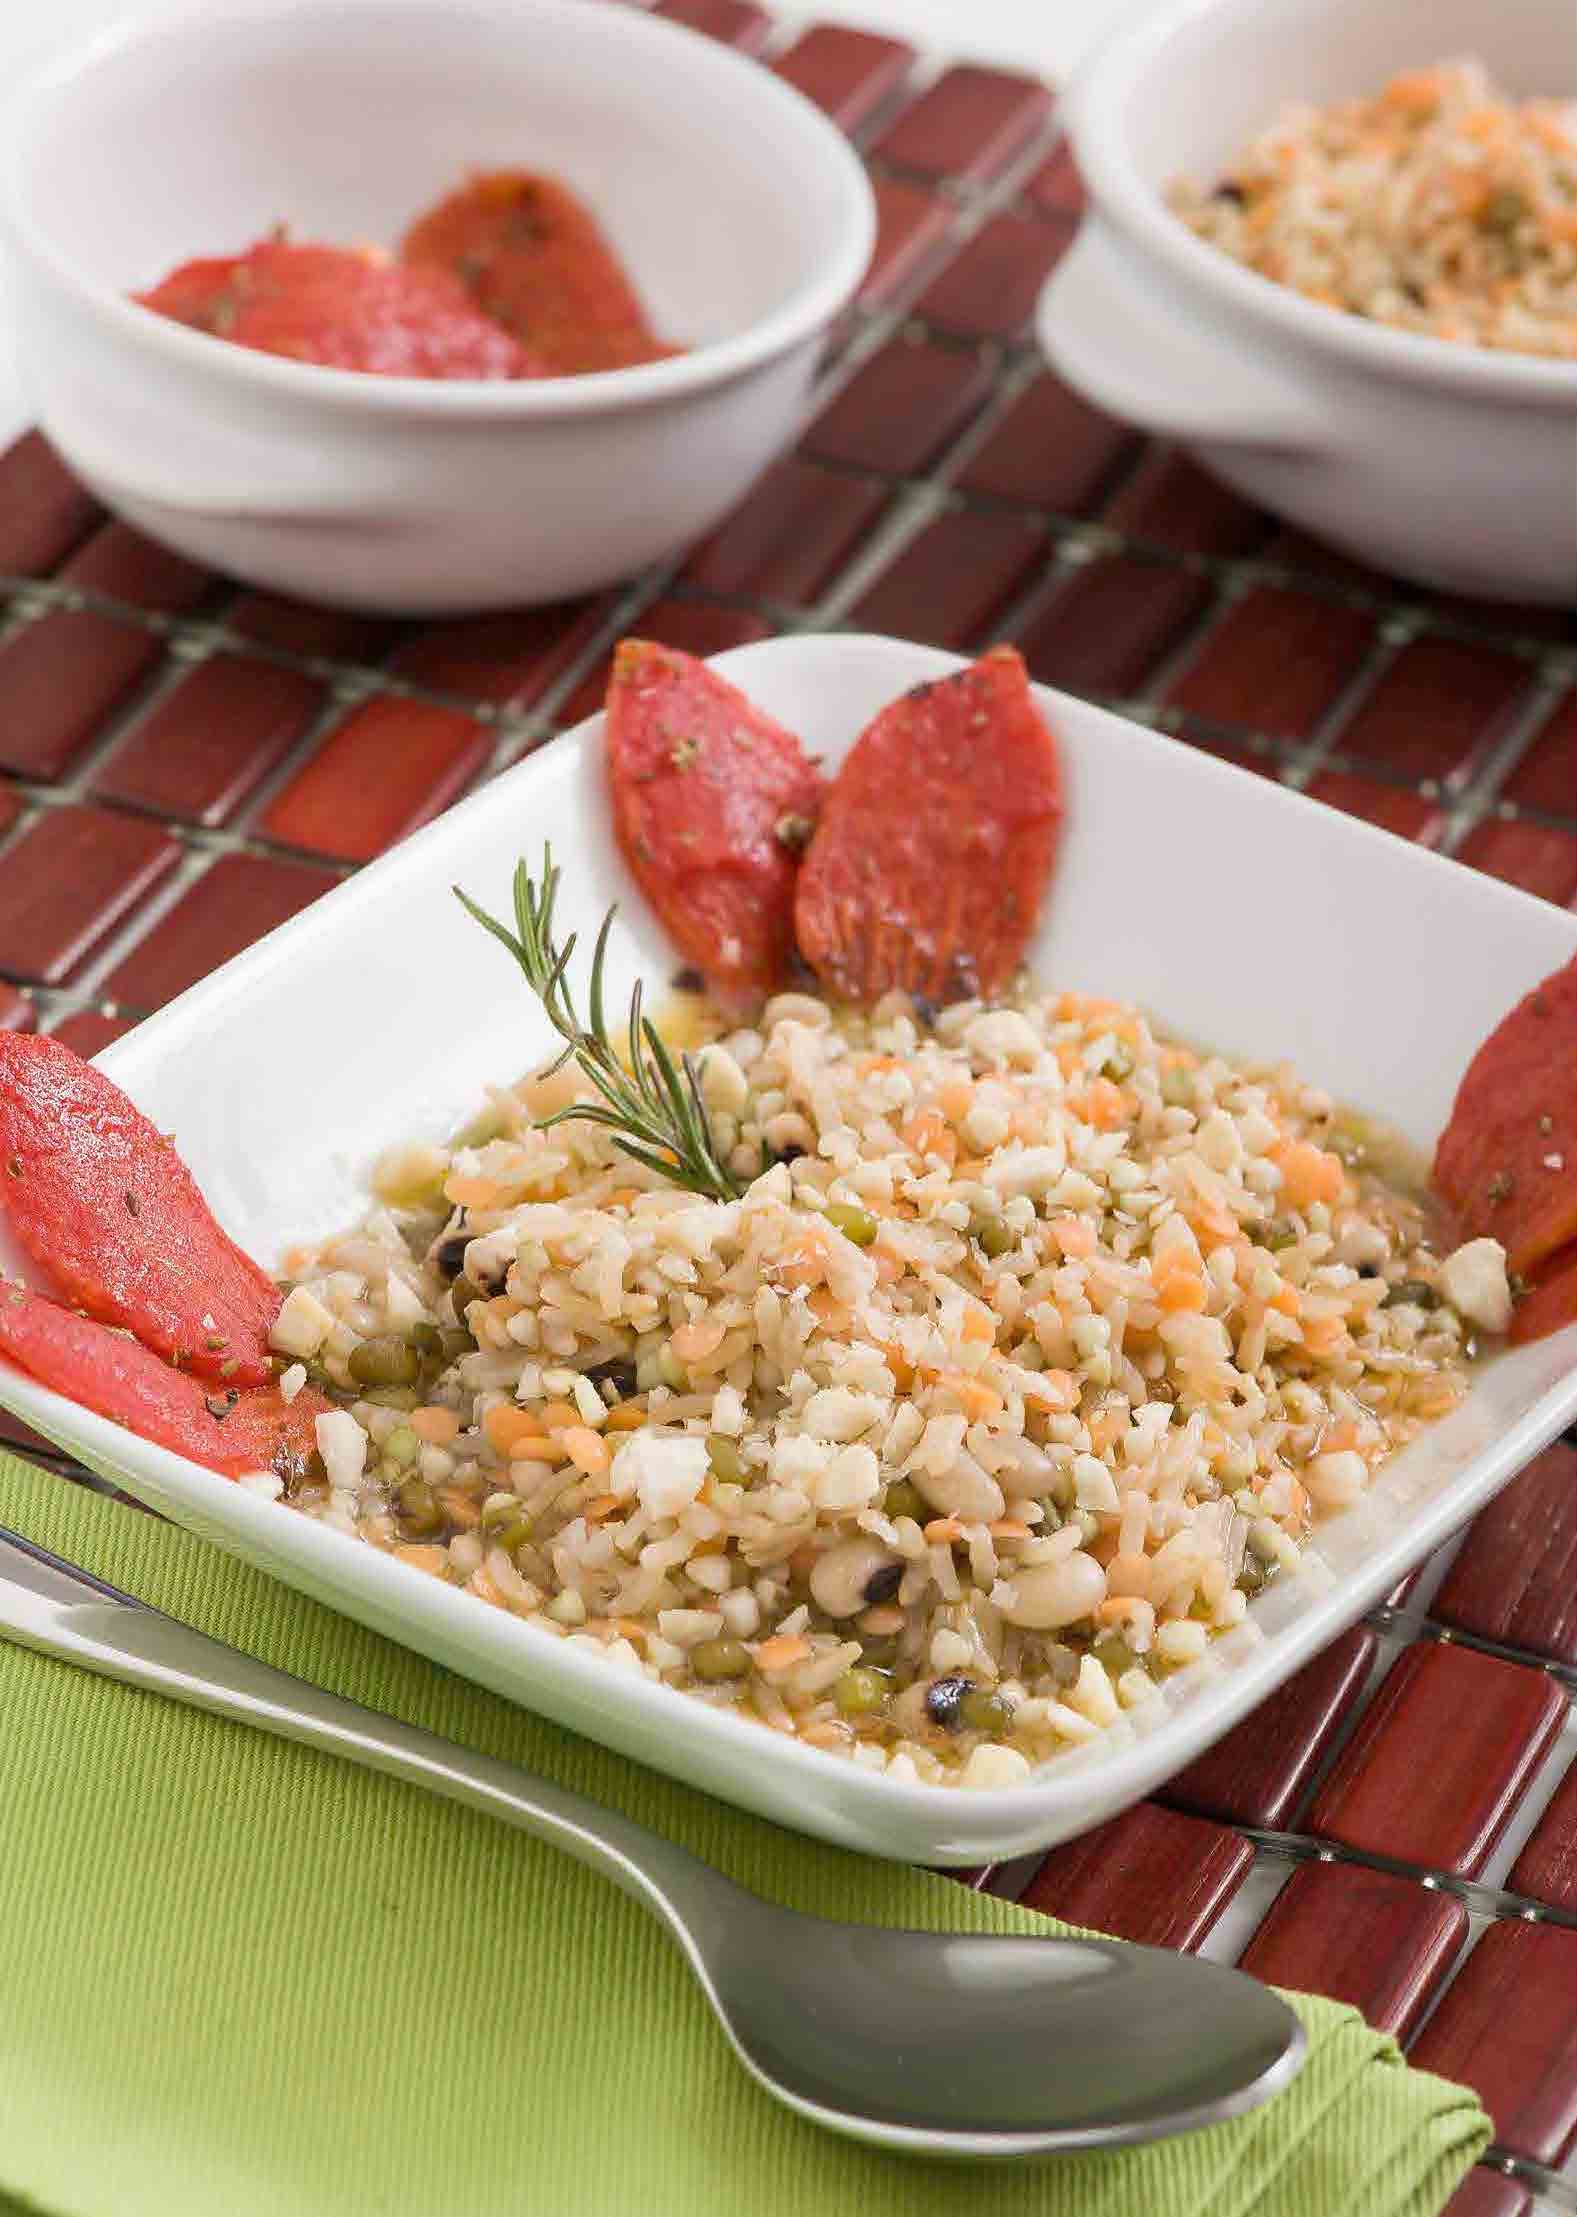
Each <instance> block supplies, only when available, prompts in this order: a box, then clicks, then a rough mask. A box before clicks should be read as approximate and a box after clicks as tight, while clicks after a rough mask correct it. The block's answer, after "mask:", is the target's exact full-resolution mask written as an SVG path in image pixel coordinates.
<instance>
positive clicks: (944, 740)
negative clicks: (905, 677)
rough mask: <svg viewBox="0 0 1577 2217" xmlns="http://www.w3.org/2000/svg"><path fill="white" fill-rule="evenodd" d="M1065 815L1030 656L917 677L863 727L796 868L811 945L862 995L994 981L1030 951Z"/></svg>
mask: <svg viewBox="0 0 1577 2217" xmlns="http://www.w3.org/2000/svg"><path fill="white" fill-rule="evenodd" d="M1061 815H1062V799H1061V781H1060V777H1059V774H1058V767H1057V752H1056V746H1055V743H1054V741H1053V739H1052V735H1051V733H1050V731H1049V730H1048V729H1047V727H1046V724H1045V722H1044V721H1043V719H1042V717H1041V715H1040V713H1039V711H1038V710H1037V708H1036V707H1035V704H1034V701H1033V700H1032V699H1031V697H1030V691H1029V681H1028V678H1027V677H1026V675H1025V671H1024V664H1023V661H1022V659H1021V657H1020V656H1019V655H1018V654H1016V653H1015V652H1014V651H1013V649H1012V648H1011V647H997V648H995V649H993V651H992V652H991V653H990V654H988V655H986V656H985V657H984V658H983V659H982V660H981V661H979V662H976V663H973V664H972V665H971V666H970V667H969V668H968V669H967V670H960V671H959V672H958V674H957V675H956V676H955V677H945V678H941V679H938V680H937V681H936V682H935V683H934V684H930V685H918V686H916V687H915V689H914V691H913V692H911V693H906V694H904V696H903V697H902V699H900V700H896V701H894V702H893V703H892V704H891V706H890V707H887V708H884V709H883V710H882V712H881V714H880V715H879V716H878V717H877V718H876V719H875V721H874V722H873V723H872V724H870V725H869V726H868V727H867V728H866V730H865V731H864V732H863V733H862V734H861V736H860V738H859V739H858V740H857V741H856V743H855V745H854V748H853V751H852V752H851V753H850V755H849V757H848V759H847V761H846V762H845V763H844V765H843V768H842V769H841V770H840V771H839V773H838V775H837V777H836V778H835V779H834V781H833V783H832V786H831V788H830V790H829V791H828V794H827V797H826V800H825V801H824V803H823V805H822V811H821V820H820V823H819V825H818V827H817V831H816V835H815V837H814V839H813V840H812V841H811V844H810V848H809V851H808V852H807V854H806V856H805V861H804V865H803V867H802V869H801V871H800V875H799V888H798V893H797V895H796V900H795V909H794V921H795V929H796V933H797V936H798V940H799V950H800V953H801V954H802V955H803V956H804V957H805V959H806V961H807V962H808V963H809V964H810V966H811V968H812V969H813V970H814V971H815V972H816V974H817V976H818V977H819V978H820V979H821V981H822V983H823V984H824V985H825V986H826V988H827V989H828V991H829V992H831V993H834V994H836V995H838V996H839V997H840V998H842V999H844V1000H849V1001H856V1002H870V1001H874V1000H876V999H878V998H879V997H880V996H881V995H882V994H883V993H885V992H887V991H888V990H889V989H890V988H891V987H894V986H902V987H903V988H905V989H906V990H907V991H908V992H910V993H915V994H920V995H922V996H923V997H924V998H926V999H927V1000H931V1001H938V1002H941V1001H957V1000H963V999H967V998H969V997H971V996H973V995H976V994H990V993H997V992H1000V991H1001V990H1002V988H1003V987H1004V986H1005V985H1006V984H1007V982H1008V980H1009V979H1010V978H1011V977H1012V975H1013V973H1014V971H1015V970H1017V968H1018V967H1019V964H1020V963H1021V961H1022V960H1023V956H1024V950H1025V948H1026V946H1027V945H1028V943H1029V938H1030V934H1031V932H1032V931H1033V930H1034V928H1035V919H1036V917H1037V915H1038V913H1039V910H1040V904H1041V899H1042V896H1043V895H1044V893H1045V890H1046V884H1047V880H1048V879H1049V877H1050V875H1051V865H1052V858H1053V855H1054V853H1055V851H1056V842H1057V827H1058V824H1059V822H1060V819H1061Z"/></svg>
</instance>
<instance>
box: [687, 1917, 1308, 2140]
mask: <svg viewBox="0 0 1577 2217" xmlns="http://www.w3.org/2000/svg"><path fill="white" fill-rule="evenodd" d="M746 1898H747V1900H748V1903H749V1913H748V1914H746V1915H740V1914H738V1913H737V1911H736V1913H735V1914H734V1915H733V1916H732V1917H731V1918H730V1921H729V1924H728V1928H727V1932H726V1936H725V1937H724V1938H723V1940H722V1942H721V1944H720V1945H718V1946H716V1947H714V1948H713V1949H712V1950H711V1951H710V1954H709V1956H708V1959H707V1960H706V1962H705V1965H704V1967H702V1966H698V1969H700V1970H701V1975H702V1982H703V1984H707V1985H708V1988H709V1996H710V1999H711V2002H712V2006H713V2008H714V2009H715V2010H716V2011H717V2014H718V2016H719V2018H720V2019H721V2021H722V2024H723V2028H724V2030H725V2031H726V2032H727V2034H728V2036H729V2039H730V2040H731V2042H732V2043H733V2046H734V2049H735V2052H736V2053H737V2054H738V2056H739V2058H740V2060H741V2061H742V2062H743V2063H744V2065H745V2067H746V2069H747V2070H749V2071H750V2072H751V2073H752V2074H753V2076H754V2077H756V2078H757V2079H759V2080H760V2081H761V2083H762V2084H763V2085H764V2086H766V2087H768V2088H769V2090H770V2091H771V2092H773V2093H775V2094H776V2095H777V2097H778V2098H779V2100H781V2101H785V2102H787V2103H788V2104H789V2106H790V2107H791V2108H793V2109H796V2110H798V2112H799V2113H800V2114H801V2115H802V2116H805V2117H810V2118H813V2119H814V2120H815V2121H816V2123H818V2124H821V2125H825V2126H828V2127H829V2128H830V2129H831V2130H833V2131H835V2132H843V2133H848V2134H850V2135H852V2136H854V2137H855V2138H858V2139H863V2140H875V2141H879V2142H882V2143H884V2144H886V2145H887V2146H890V2147H896V2148H906V2149H909V2150H911V2151H913V2152H915V2153H917V2154H926V2155H961V2156H977V2157H978V2156H1012V2155H1044V2154H1051V2153H1054V2152H1056V2151H1058V2150H1071V2149H1075V2148H1111V2147H1119V2146H1123V2145H1125V2144H1127V2143H1130V2142H1136V2141H1141V2140H1153V2139H1159V2138H1161V2137H1163V2136H1165V2135H1167V2134H1170V2133H1176V2132H1187V2131H1191V2130H1193V2129H1195V2128H1196V2127H1198V2126H1201V2125H1207V2124H1216V2123H1219V2122H1220V2121H1221V2120H1222V2119H1223V2118H1227V2117H1233V2116H1237V2115H1238V2114H1239V2113H1240V2112H1242V2111H1243V2110H1246V2109H1250V2108H1252V2107H1254V2106H1255V2105H1256V2104H1257V2103H1259V2102H1261V2101H1264V2100H1265V2099H1266V2098H1267V2097H1268V2096H1269V2095H1271V2094H1273V2093H1275V2092H1276V2091H1277V2090H1278V2089H1279V2088H1280V2087H1282V2086H1284V2085H1286V2084H1287V2083H1288V2082H1289V2081H1290V2080H1291V2079H1292V2077H1293V2076H1294V2075H1295V2073H1296V2071H1297V2069H1298V2067H1299V2064H1300V2063H1301V2061H1302V2058H1303V2049H1304V2034H1303V2027H1302V2026H1301V2024H1300V2023H1299V2022H1298V2019H1297V2018H1296V2016H1294V2014H1293V2012H1292V2011H1291V2009H1289V2008H1288V2006H1287V2004H1286V2003H1285V2002H1284V2001H1283V2000H1282V1999H1281V1998H1280V1996H1279V1995H1277V1994H1275V1993H1273V1992H1271V1990H1270V1989H1269V1988H1268V1987H1265V1986H1261V1985H1258V1984H1257V1983H1256V1982H1255V1981H1253V1980H1252V1979H1248V1978H1245V1977H1244V1976H1243V1975H1242V1974H1241V1973H1240V1972H1237V1971H1230V1970H1224V1969H1222V1968H1221V1967H1220V1966H1219V1965H1216V1964H1211V1963H1201V1962H1198V1961H1195V1960H1193V1959H1191V1958H1189V1957H1185V1956H1179V1955H1172V1954H1169V1953H1167V1951H1166V1950H1165V1949H1162V1948H1145V1947H1136V1946H1131V1945H1129V1944H1127V1943H1125V1942H1120V1941H1114V1940H1102V1939H1063V1938H1057V1937H1051V1936H1048V1937H1047V1938H1046V1939H1043V1940H1042V1939H1029V1938H1019V1937H1016V1936H1013V1935H1007V1934H1002V1935H995V1934H978V1933H957V1934H948V1933H934V1932H893V1931H884V1930H881V1929H879V1928H877V1927H873V1926H870V1925H849V1924H831V1923H825V1922H823V1921H821V1920H820V1919H813V1918H808V1917H804V1916H800V1915H797V1914H793V1913H790V1912H787V1911H784V1910H780V1909H773V1908H771V1907H770V1906H769V1905H767V1904H764V1903H759V1902H756V1901H755V1900H754V1899H753V1898H751V1897H746Z"/></svg>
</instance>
